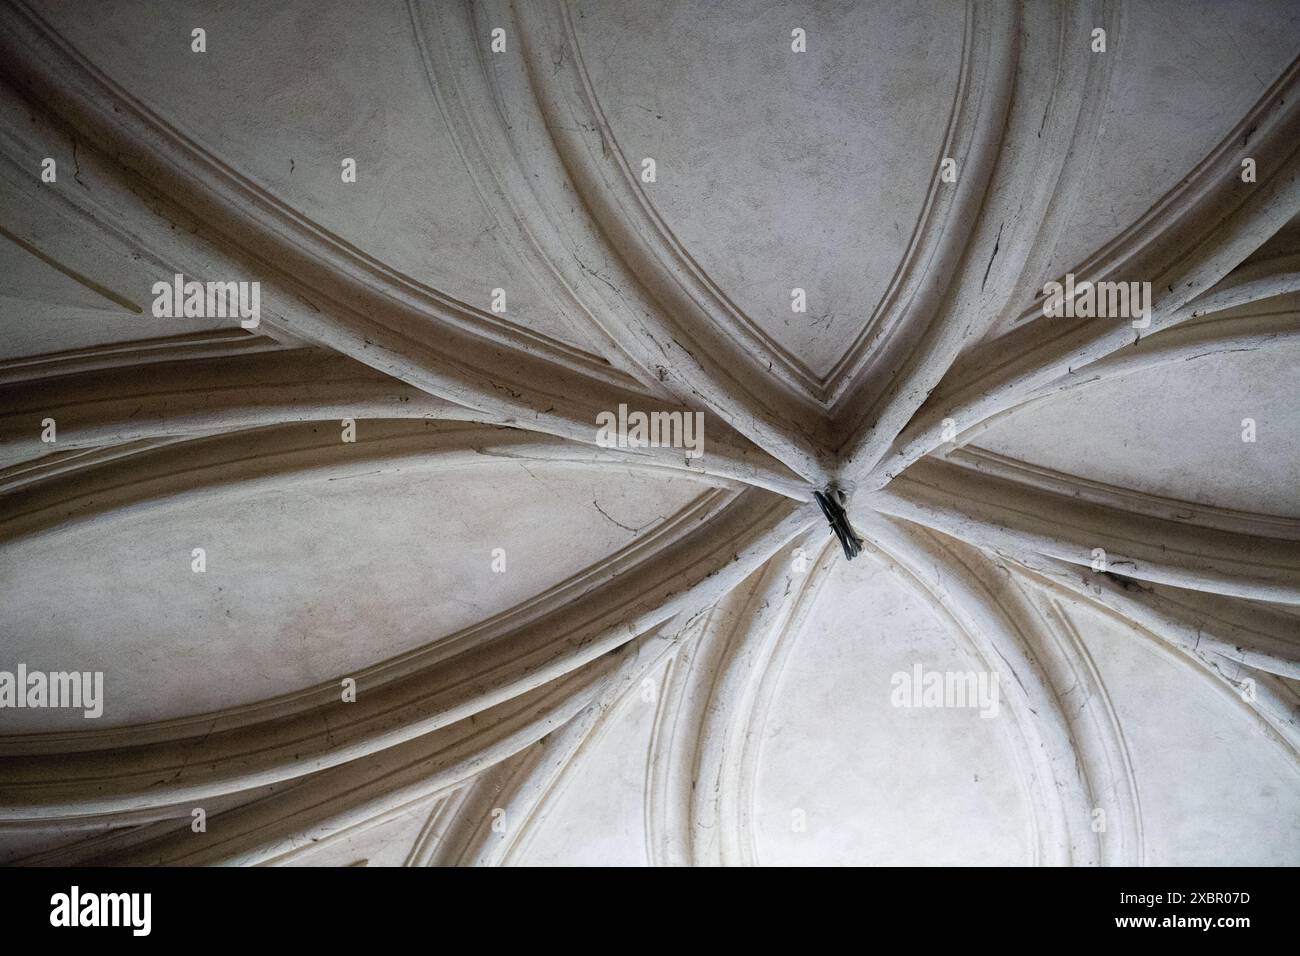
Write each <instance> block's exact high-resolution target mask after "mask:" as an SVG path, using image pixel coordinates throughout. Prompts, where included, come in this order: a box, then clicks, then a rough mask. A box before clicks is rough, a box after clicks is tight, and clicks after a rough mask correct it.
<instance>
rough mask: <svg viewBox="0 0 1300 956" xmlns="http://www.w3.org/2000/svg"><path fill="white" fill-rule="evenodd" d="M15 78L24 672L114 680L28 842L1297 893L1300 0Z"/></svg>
mask: <svg viewBox="0 0 1300 956" xmlns="http://www.w3.org/2000/svg"><path fill="white" fill-rule="evenodd" d="M195 29H202V30H203V31H204V33H203V37H204V38H205V39H204V43H205V46H204V49H203V50H202V51H198V50H196V49H195V48H194V47H195V42H196V41H195V40H194V39H193V36H194V34H193V31H194V30H195ZM1099 29H1100V30H1104V31H1105V49H1104V50H1097V49H1096V33H1095V31H1097V30H1099ZM497 30H500V31H503V33H501V34H499V36H501V37H503V39H504V49H503V50H499V51H494V49H493V46H492V43H493V40H492V37H493V33H494V31H497ZM795 30H802V31H803V32H804V35H805V36H806V50H803V51H797V50H795V49H794V48H793V46H795V45H796V44H795V41H794V40H793V39H792V36H793V33H792V31H795ZM0 80H2V81H3V82H2V83H0V257H2V258H0V602H2V608H0V671H13V670H14V669H15V668H16V667H17V666H18V665H19V664H20V663H21V664H23V665H25V666H26V667H27V668H28V669H32V670H42V671H46V672H54V671H78V672H95V671H99V672H103V674H104V687H105V690H104V712H103V715H102V717H99V718H97V719H88V718H86V717H84V716H83V715H82V713H81V712H80V711H77V710H74V709H59V708H49V707H46V708H13V707H7V708H3V709H0V862H5V863H17V864H42V863H113V864H217V863H222V864H307V865H321V864H329V865H352V864H360V863H366V864H368V865H372V866H373V865H403V864H405V865H453V864H475V865H499V864H629V865H638V864H639V865H644V864H654V865H683V864H694V865H709V864H722V865H731V864H756V863H762V864H803V863H814V864H841V863H844V864H851V863H863V864H979V863H995V864H1043V865H1052V864H1057V865H1116V864H1175V865H1179V864H1230V863H1242V864H1291V865H1294V864H1296V863H1300V697H1298V696H1297V689H1300V7H1298V6H1297V5H1296V4H1295V2H1294V0H1250V2H1238V3H1231V4H1227V3H1218V2H1182V0H1178V2H1174V0H1155V2H1141V3H1137V2H1134V3H1125V2H1113V0H1079V2H1071V3H1068V4H1067V3H1045V2H1024V3H1015V2H1011V0H988V2H984V0H972V2H969V3H962V2H959V0H923V2H909V3H854V2H848V0H843V2H807V3H797V2H792V3H774V2H742V0H726V2H717V0H672V2H666V3H659V2H655V3H649V2H644V0H573V2H564V0H528V2H516V3H510V2H505V0H483V2H473V3H470V2H462V0H409V2H402V0H383V2H367V3H358V2H355V0H327V2H305V0H302V2H299V0H294V2H283V3H279V2H278V3H265V2H260V0H248V2H232V3H222V4H211V3H201V2H197V0H195V2H175V3H158V2H154V0H105V2H102V3H95V4H87V3H84V2H79V0H3V2H0ZM647 158H650V159H653V160H654V166H655V175H654V178H653V181H647V179H646V177H645V175H644V170H645V169H646V166H645V164H644V160H645V159H647ZM46 159H52V160H53V166H52V169H53V170H54V172H55V175H54V176H53V177H52V179H47V178H46V177H45V176H44V175H43V170H44V169H46V168H47V164H45V162H44V161H45V160H46ZM348 159H351V160H354V161H355V166H356V177H355V181H346V177H345V176H344V175H343V174H342V173H341V169H342V168H343V166H344V162H345V160H348ZM945 159H951V160H953V161H955V165H954V167H953V168H954V171H955V175H954V176H953V177H944V176H943V175H942V169H943V166H944V160H945ZM1247 160H1249V161H1251V162H1250V163H1249V164H1246V161H1247ZM1244 164H1245V165H1244ZM1246 165H1250V166H1252V167H1253V169H1254V171H1255V175H1254V176H1253V177H1247V176H1245V175H1244V171H1245V169H1246ZM949 179H951V181H948V180H949ZM1067 273H1071V274H1075V275H1077V276H1079V277H1086V278H1088V279H1091V280H1115V281H1134V282H1150V283H1151V290H1152V302H1151V313H1150V324H1149V326H1148V327H1146V328H1141V329H1135V328H1134V327H1133V324H1132V323H1131V322H1129V321H1127V320H1124V319H1115V318H1055V317H1047V316H1045V315H1044V285H1045V283H1047V282H1049V281H1050V280H1053V279H1058V278H1061V277H1063V276H1065V275H1066V274H1067ZM176 274H181V275H183V276H185V277H187V278H190V279H196V280H199V281H205V282H206V281H222V282H225V281H240V282H257V283H259V288H260V296H261V299H260V301H261V314H260V324H258V325H257V326H256V327H255V328H246V327H243V326H241V325H240V324H239V322H238V321H237V320H235V319H231V318H222V317H208V318H202V317H190V318H165V317H156V316H155V314H154V312H153V309H152V300H153V298H154V293H153V292H152V288H153V285H154V283H155V282H157V281H160V280H161V281H169V280H171V279H172V277H173V276H174V275H176ZM497 289H500V290H504V292H505V309H504V311H496V310H494V308H493V305H494V296H495V295H496V293H495V292H494V290H497ZM794 289H802V290H804V293H805V295H806V300H807V311H806V312H796V311H794V308H793V305H792V303H793V299H792V290H794ZM620 405H626V406H627V407H628V408H631V409H643V410H661V411H673V410H676V411H682V412H703V413H704V416H705V418H704V420H705V448H704V452H705V453H704V455H703V456H702V457H699V458H692V457H689V456H687V455H684V454H683V451H682V449H681V448H674V447H632V448H611V447H604V446H602V445H601V444H599V443H598V442H597V429H596V426H595V422H596V421H597V416H598V415H600V414H601V413H602V412H606V411H612V410H615V409H617V408H618V407H619V406H620ZM47 419H52V420H53V421H54V423H56V432H55V435H54V436H53V437H54V438H55V440H54V441H53V442H50V441H48V440H45V438H46V435H45V427H46V426H45V424H44V423H45V421H46V420H47ZM345 419H350V420H352V421H353V422H354V423H355V441H345V440H343V431H344V426H343V421H344V420H345ZM1247 419H1249V420H1250V422H1251V424H1250V425H1249V426H1247V424H1246V420H1247ZM1248 430H1252V431H1253V434H1252V435H1251V436H1250V437H1253V438H1254V440H1253V441H1249V440H1245V438H1246V433H1247V431H1248ZM831 485H835V486H838V487H839V488H840V489H842V490H843V491H844V492H845V493H846V495H847V509H848V514H849V518H850V520H851V522H852V524H853V526H854V528H855V529H856V532H857V534H858V535H859V536H860V537H861V538H862V539H863V541H864V546H863V554H862V555H861V556H860V557H858V558H857V559H856V560H854V561H852V562H849V561H847V560H846V559H845V556H844V555H843V554H842V553H841V551H840V548H839V545H838V544H837V543H836V541H835V539H834V537H833V536H832V535H831V534H830V531H829V529H828V527H827V522H826V520H825V519H824V518H823V516H822V513H821V511H820V509H819V508H818V506H817V505H816V504H815V503H814V501H813V492H814V491H819V490H822V489H824V488H826V487H828V486H831ZM196 548H202V549H203V552H204V555H205V561H206V564H205V570H203V571H202V572H197V571H195V570H194V565H193V558H192V555H193V552H194V549H196ZM1100 552H1104V557H1105V561H1106V562H1107V563H1106V564H1105V565H1104V567H1103V566H1100V565H1096V564H1095V562H1096V561H1097V555H1098V554H1099V553H1100ZM502 562H504V565H502ZM918 666H919V667H921V668H923V669H924V670H925V671H928V672H944V673H948V672H952V673H965V672H970V673H972V674H976V673H980V674H984V675H990V674H991V675H995V676H996V679H997V687H998V689H999V693H1000V707H999V708H998V709H997V712H996V713H995V714H989V715H987V716H981V712H980V711H978V710H977V709H974V708H971V707H961V706H948V707H907V706H897V703H898V701H897V700H896V699H895V696H894V694H893V690H894V686H893V685H894V675H897V674H900V673H901V674H910V673H912V672H913V671H914V668H916V667H918ZM348 679H350V680H352V681H355V683H356V699H355V701H345V700H344V699H343V696H344V694H343V692H342V690H341V688H342V687H343V684H344V681H345V680H348ZM196 809H202V811H203V814H202V817H203V820H204V821H205V827H197V826H196V816H195V811H196ZM1099 821H1102V822H1103V823H1104V825H1099Z"/></svg>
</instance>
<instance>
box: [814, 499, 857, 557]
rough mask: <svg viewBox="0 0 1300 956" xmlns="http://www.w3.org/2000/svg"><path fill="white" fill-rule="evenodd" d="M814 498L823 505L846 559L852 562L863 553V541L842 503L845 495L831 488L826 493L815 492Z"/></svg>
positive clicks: (823, 510)
mask: <svg viewBox="0 0 1300 956" xmlns="http://www.w3.org/2000/svg"><path fill="white" fill-rule="evenodd" d="M813 497H814V498H816V499H817V503H818V504H819V505H821V508H822V514H824V515H825V516H826V520H827V521H829V522H830V525H831V530H832V531H834V532H835V537H837V538H839V539H840V547H841V548H843V549H844V557H845V558H846V559H847V560H849V561H852V560H853V559H854V558H856V557H857V556H858V555H859V554H861V553H862V539H861V538H859V537H858V536H857V535H856V534H854V533H853V526H852V525H850V524H849V516H848V514H846V513H845V511H844V504H843V501H842V499H843V497H844V495H843V494H842V493H841V492H840V491H839V489H837V488H835V487H834V486H831V487H829V488H827V489H826V490H825V491H814V492H813Z"/></svg>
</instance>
